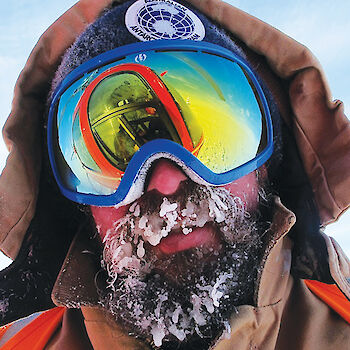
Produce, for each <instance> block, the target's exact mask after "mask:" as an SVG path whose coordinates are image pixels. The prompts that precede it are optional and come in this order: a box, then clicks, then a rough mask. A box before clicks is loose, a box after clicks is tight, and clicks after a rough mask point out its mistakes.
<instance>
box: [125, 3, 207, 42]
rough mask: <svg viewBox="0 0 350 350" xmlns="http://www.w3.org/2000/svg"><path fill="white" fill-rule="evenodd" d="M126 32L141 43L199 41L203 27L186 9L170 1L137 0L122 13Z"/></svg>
mask: <svg viewBox="0 0 350 350" xmlns="http://www.w3.org/2000/svg"><path fill="white" fill-rule="evenodd" d="M125 24H126V27H127V28H128V30H129V32H130V33H131V34H133V35H134V36H135V37H136V38H138V39H140V40H141V41H150V40H157V39H168V40H175V39H189V40H198V41H199V40H203V38H204V36H205V28H204V25H203V23H202V22H201V20H200V19H199V18H198V17H197V16H196V15H195V14H194V13H193V12H192V11H191V10H189V9H188V8H187V7H185V6H183V5H180V4H178V3H177V2H175V1H172V0H138V1H136V2H135V3H133V4H132V5H131V6H130V7H129V8H128V10H127V12H126V14H125Z"/></svg>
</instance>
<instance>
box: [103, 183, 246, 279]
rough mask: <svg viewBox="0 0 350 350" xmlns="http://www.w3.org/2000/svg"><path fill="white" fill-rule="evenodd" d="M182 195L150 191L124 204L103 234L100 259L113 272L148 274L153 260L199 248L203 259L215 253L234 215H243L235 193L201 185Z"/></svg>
mask: <svg viewBox="0 0 350 350" xmlns="http://www.w3.org/2000/svg"><path fill="white" fill-rule="evenodd" d="M179 198H182V201H181V200H180V199H179ZM183 198H184V197H183V196H176V197H163V196H159V195H157V193H148V194H146V195H145V196H144V197H143V198H142V197H141V198H140V199H139V200H137V201H135V202H134V203H133V204H131V205H130V206H128V207H127V208H125V210H126V211H127V213H126V215H124V216H123V217H122V218H121V219H119V220H118V221H116V222H115V224H114V228H113V230H110V232H109V233H108V234H107V235H106V236H105V237H104V245H105V247H104V257H103V259H104V261H105V262H106V264H107V266H108V267H109V269H110V270H111V271H113V272H114V273H115V274H116V275H123V274H124V273H127V274H130V273H132V274H134V275H146V274H148V273H149V272H150V271H151V269H152V266H154V264H158V263H156V261H157V260H158V261H159V262H163V263H165V260H166V259H168V257H170V256H174V255H177V254H178V253H181V252H185V251H188V250H191V249H192V250H197V251H198V249H200V250H201V251H202V252H203V254H202V255H203V257H204V259H205V256H207V255H208V256H213V255H215V254H218V253H219V252H220V250H221V247H222V243H223V241H226V242H228V241H232V237H230V235H232V234H234V233H233V232H234V231H232V230H231V228H232V227H233V221H239V220H240V219H242V218H243V217H244V216H245V208H244V204H242V202H239V198H238V197H237V198H233V197H232V196H230V195H228V193H227V191H226V190H224V189H216V190H213V189H212V188H205V189H203V188H202V187H200V188H197V190H196V191H193V194H191V195H189V196H188V197H186V199H185V200H184V199H183ZM233 209H234V212H233V211H232V210H233ZM237 238H238V239H240V237H234V240H235V241H237ZM171 259H172V258H170V260H171Z"/></svg>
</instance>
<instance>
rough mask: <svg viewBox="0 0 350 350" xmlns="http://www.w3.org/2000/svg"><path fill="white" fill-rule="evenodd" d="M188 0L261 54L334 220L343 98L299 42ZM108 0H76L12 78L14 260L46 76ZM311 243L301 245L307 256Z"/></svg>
mask: <svg viewBox="0 0 350 350" xmlns="http://www.w3.org/2000/svg"><path fill="white" fill-rule="evenodd" d="M189 2H190V3H192V4H193V6H195V7H197V8H198V9H199V10H200V11H202V12H203V13H204V14H206V15H207V16H208V17H210V18H212V19H213V20H214V21H216V22H217V23H219V24H220V25H221V26H222V27H223V28H225V29H226V30H227V31H228V32H230V33H232V35H233V36H235V37H237V38H239V39H240V40H241V41H242V42H243V43H245V44H246V45H247V46H248V47H249V48H250V49H252V50H253V51H254V52H256V53H257V54H258V55H261V56H262V57H264V58H266V61H267V62H268V64H269V66H270V67H271V69H272V71H273V72H274V73H275V74H276V75H277V76H278V77H279V78H280V79H281V80H282V81H283V83H284V86H286V87H287V88H288V96H289V101H287V105H288V106H286V104H285V105H284V106H282V107H285V110H286V111H288V112H286V113H283V110H282V111H281V112H282V114H283V117H284V119H285V120H286V122H287V124H288V125H289V126H290V128H291V129H292V130H293V134H294V138H295V140H296V143H297V145H298V149H299V153H300V155H301V158H302V161H303V165H304V168H305V170H306V173H307V175H308V178H309V181H310V183H311V185H312V189H313V192H314V197H315V201H316V203H317V207H318V211H319V215H320V218H321V223H322V224H323V225H325V224H327V223H329V222H331V221H334V220H336V219H337V218H338V217H339V215H341V213H342V212H343V211H344V210H346V209H347V208H348V206H349V203H350V124H349V121H348V119H347V118H346V116H345V115H344V111H343V106H342V104H341V102H339V101H335V102H333V101H331V93H330V91H329V88H328V85H327V82H326V79H325V76H324V73H323V71H322V68H321V67H320V64H319V62H318V61H317V60H316V59H315V58H314V56H313V55H312V54H311V53H310V52H309V50H308V49H307V48H305V47H304V46H302V45H301V44H299V43H297V42H296V41H294V40H293V39H291V38H289V37H287V36H286V35H284V34H283V33H281V32H279V31H278V30H276V29H275V28H272V27H271V26H269V25H267V24H265V23H263V22H262V21H260V20H258V19H256V18H254V17H252V16H250V15H248V14H246V13H244V12H242V11H240V10H238V9H236V8H234V7H232V6H230V5H228V4H227V3H224V2H222V1H221V0H189ZM111 3H112V0H80V1H79V2H78V3H77V4H76V5H75V6H73V7H72V8H71V9H70V10H68V11H67V12H66V13H65V14H64V15H63V16H61V17H60V18H59V19H58V20H57V21H56V22H55V23H54V24H53V25H52V26H51V27H50V28H49V29H48V30H47V31H46V32H45V33H44V34H43V35H42V37H41V38H40V40H39V42H38V43H37V45H36V46H35V48H34V50H33V51H32V53H31V55H30V57H29V59H28V61H27V64H26V66H25V67H24V69H23V71H22V72H21V74H20V76H19V78H18V81H17V83H16V87H15V94H14V99H13V109H12V111H11V114H10V116H9V119H8V120H7V122H6V124H5V127H4V129H3V134H4V139H5V142H6V144H7V147H8V149H9V151H10V154H9V157H8V160H7V164H6V167H5V169H4V170H3V173H2V175H1V177H0V249H1V250H2V251H3V252H4V253H5V254H7V255H8V256H10V257H12V258H15V257H16V256H17V255H18V252H19V250H20V248H21V245H22V242H23V239H24V236H25V233H26V232H27V229H28V226H29V225H30V223H31V220H32V218H33V215H34V213H35V210H36V203H37V196H38V192H39V174H40V161H41V149H40V147H41V144H42V140H41V135H42V130H41V129H42V125H43V120H44V113H45V103H46V98H47V95H48V91H49V88H50V86H49V84H50V81H51V80H52V78H53V76H54V73H55V71H56V69H57V67H58V65H59V63H60V61H61V58H62V55H63V54H64V52H65V51H66V49H67V48H68V47H69V46H70V45H71V44H72V43H73V42H74V41H75V39H76V38H77V36H78V35H79V34H80V33H82V32H83V31H84V29H85V28H86V26H87V25H88V24H90V23H92V22H93V21H94V20H95V19H96V18H97V17H98V16H99V15H100V14H101V13H102V12H103V11H104V9H105V8H106V7H108V6H110V5H111ZM289 112H291V113H289ZM318 239H319V240H321V241H322V243H323V244H324V245H325V246H326V247H327V253H328V260H329V271H330V273H331V277H332V278H331V281H332V282H333V281H335V282H336V283H337V285H338V286H339V287H340V289H341V290H342V291H343V293H344V294H345V295H347V297H348V298H350V282H349V281H350V263H349V260H348V259H347V258H346V256H345V255H344V253H343V252H342V251H341V249H340V248H339V246H338V245H337V244H336V242H335V241H334V240H333V239H331V238H329V237H328V236H326V235H323V234H318ZM298 244H302V242H298ZM308 244H310V243H308ZM309 247H310V246H306V247H305V249H304V251H308V250H310V252H311V253H310V254H311V255H312V254H313V253H312V249H309ZM313 248H314V247H313ZM314 249H315V248H314ZM309 259H310V260H312V257H309ZM325 260H327V257H325ZM315 264H316V265H317V262H315ZM310 275H312V273H310ZM262 303H264V301H262ZM249 314H250V315H253V314H254V309H252V310H250V311H249ZM247 315H248V313H247ZM249 317H250V316H249ZM249 322H258V321H257V320H255V321H252V320H250V321H249Z"/></svg>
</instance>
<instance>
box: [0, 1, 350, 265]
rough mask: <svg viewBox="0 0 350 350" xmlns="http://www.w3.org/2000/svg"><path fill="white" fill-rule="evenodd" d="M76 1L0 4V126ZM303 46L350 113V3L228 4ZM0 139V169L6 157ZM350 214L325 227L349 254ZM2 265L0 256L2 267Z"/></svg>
mask: <svg viewBox="0 0 350 350" xmlns="http://www.w3.org/2000/svg"><path fill="white" fill-rule="evenodd" d="M75 2H76V1H75V0H60V1H52V0H46V1H44V0H16V1H4V0H3V1H1V3H0V105H1V111H0V125H1V126H2V125H3V123H4V121H5V119H6V117H7V115H8V113H9V112H10V108H11V100H12V90H13V87H14V84H15V81H16V78H17V76H18V74H19V73H20V71H21V69H22V67H23V65H24V64H25V61H26V59H27V57H28V55H29V53H30V51H31V49H32V47H33V46H34V44H35V43H36V42H37V40H38V39H39V37H40V35H41V34H42V32H43V31H44V30H45V29H46V28H47V27H48V26H49V25H50V24H51V23H52V22H53V21H54V20H55V19H56V18H57V17H58V16H59V15H60V14H62V13H63V12H64V11H66V10H67V9H68V8H69V7H71V6H72V5H73V4H74V3H75ZM228 2H229V3H231V4H233V5H235V6H237V7H239V8H241V9H242V10H244V11H246V12H248V13H251V14H252V15H254V16H256V17H258V18H260V19H262V20H264V21H265V22H268V23H270V24H271V25H273V26H275V27H276V28H278V29H280V30H281V31H283V32H285V33H286V34H288V35H290V36H291V37H293V38H294V39H297V40H298V41H300V42H302V43H303V44H305V45H306V46H307V47H309V48H310V49H311V50H312V51H313V53H314V54H315V55H316V56H317V57H318V59H319V60H320V62H321V64H322V65H323V67H324V69H325V71H326V75H327V77H328V81H329V84H330V86H331V89H332V93H333V96H334V98H337V99H341V100H343V101H344V103H345V106H346V108H345V111H346V113H347V115H348V116H349V115H350V107H349V106H350V89H349V88H348V86H349V81H350V68H349V61H350V35H349V33H350V21H349V20H348V17H349V14H350V1H344V0H333V1H332V2H331V1H329V0H309V1H306V0H284V1H280V0H265V1H261V0H254V1H253V0H228ZM6 154H7V152H6V150H5V146H4V144H3V143H2V141H0V169H2V168H3V166H4V164H5V159H6ZM349 227H350V211H349V213H346V214H345V215H343V217H342V218H341V220H339V222H338V223H335V224H333V225H330V226H329V228H328V229H327V233H328V234H329V235H332V236H334V237H335V238H336V239H337V240H338V241H339V242H340V243H341V245H342V247H343V249H344V250H345V251H346V252H347V254H348V256H350V238H348V237H349V235H348V234H347V232H348V231H349ZM4 264H5V261H4V259H3V258H2V257H1V256H0V269H1V268H2V266H4Z"/></svg>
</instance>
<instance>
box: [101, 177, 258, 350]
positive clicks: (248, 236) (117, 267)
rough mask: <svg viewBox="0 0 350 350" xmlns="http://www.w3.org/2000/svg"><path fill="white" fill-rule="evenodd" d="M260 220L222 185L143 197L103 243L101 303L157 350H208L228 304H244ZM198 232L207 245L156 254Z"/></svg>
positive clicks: (249, 294)
mask: <svg viewBox="0 0 350 350" xmlns="http://www.w3.org/2000/svg"><path fill="white" fill-rule="evenodd" d="M261 221H262V220H259V215H258V214H257V213H249V212H248V211H247V210H246V209H245V207H244V202H243V201H242V199H241V198H239V197H234V196H233V195H232V194H230V193H229V192H228V191H227V190H225V189H223V188H213V187H205V186H200V185H195V184H193V183H191V184H190V183H189V182H183V183H182V184H181V188H180V190H179V191H177V193H176V194H175V195H174V196H167V197H166V198H165V197H162V196H160V194H159V193H158V192H157V191H150V192H147V193H146V194H145V195H143V196H142V197H141V198H140V199H139V200H138V201H136V202H135V203H133V205H131V206H130V208H129V212H128V214H127V215H125V216H124V217H123V218H122V219H120V220H118V221H117V222H115V224H114V228H113V229H112V230H110V231H109V232H108V233H107V235H106V237H105V239H104V251H103V262H102V265H103V267H104V269H105V270H106V271H107V274H108V286H107V288H106V289H105V290H100V298H101V304H102V305H103V306H104V307H105V308H106V310H108V311H109V313H111V314H112V315H113V316H114V318H115V319H116V320H117V321H118V322H121V324H122V325H124V326H125V327H126V328H127V330H128V331H129V332H130V333H133V334H134V335H135V336H140V337H142V338H144V339H146V340H148V341H150V342H153V344H154V345H155V346H157V347H159V346H162V348H164V349H172V348H174V349H182V348H186V349H190V348H192V347H193V348H197V349H199V348H200V349H205V348H208V347H209V346H210V344H211V343H212V342H213V341H214V340H215V339H216V338H217V337H218V336H220V334H221V332H222V331H223V330H226V331H227V332H229V322H228V320H229V317H230V315H231V314H232V312H234V310H235V306H238V305H243V304H247V303H252V300H253V293H254V282H255V279H256V274H257V270H258V268H259V263H260V257H261V254H262V243H261V239H260V236H261V233H262V232H263V230H264V229H265V227H264V225H263V224H259V222H261ZM198 228H204V231H205V232H213V236H214V237H211V238H210V239H209V241H210V242H211V241H212V242H214V243H213V244H207V245H206V244H204V245H202V246H201V245H200V246H196V247H193V248H191V249H186V250H182V251H178V252H176V253H171V254H164V253H163V252H162V251H164V249H166V244H165V248H164V247H163V249H158V247H159V246H162V245H163V246H164V244H163V240H164V241H167V240H168V241H169V240H170V242H171V241H172V240H173V239H174V238H171V237H172V236H175V237H179V235H185V236H187V235H191V234H193V235H195V230H198ZM186 238H187V237H184V239H186Z"/></svg>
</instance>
